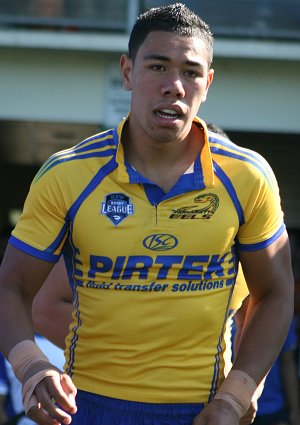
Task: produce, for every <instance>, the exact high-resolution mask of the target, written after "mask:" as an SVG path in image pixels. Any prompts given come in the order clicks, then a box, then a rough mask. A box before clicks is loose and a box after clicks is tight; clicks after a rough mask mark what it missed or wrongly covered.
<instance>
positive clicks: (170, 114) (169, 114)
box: [156, 109, 179, 119]
mask: <svg viewBox="0 0 300 425" xmlns="http://www.w3.org/2000/svg"><path fill="white" fill-rule="evenodd" d="M156 114H157V115H158V116H160V117H161V118H166V119H174V118H178V117H179V114H177V113H176V112H175V111H172V110H171V109H162V110H160V111H158V112H156Z"/></svg>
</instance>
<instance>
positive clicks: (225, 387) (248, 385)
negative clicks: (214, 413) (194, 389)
mask: <svg viewBox="0 0 300 425" xmlns="http://www.w3.org/2000/svg"><path fill="white" fill-rule="evenodd" d="M256 389H257V384H256V382H255V381H254V379H253V378H252V377H251V376H250V375H248V374H247V373H245V372H243V371H242V370H236V369H232V370H231V371H230V372H229V374H228V376H227V378H226V379H225V380H224V381H223V383H222V385H221V386H220V388H219V390H218V392H217V394H216V395H215V397H214V398H215V399H222V400H225V401H227V402H228V403H229V404H230V405H231V406H232V407H233V408H234V410H235V411H236V412H237V414H238V416H239V418H241V417H242V416H243V415H244V414H245V413H246V412H247V410H248V409H249V406H250V404H251V400H252V397H253V395H254V393H255V391H256Z"/></svg>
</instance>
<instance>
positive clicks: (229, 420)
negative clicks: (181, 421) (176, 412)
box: [193, 399, 239, 425]
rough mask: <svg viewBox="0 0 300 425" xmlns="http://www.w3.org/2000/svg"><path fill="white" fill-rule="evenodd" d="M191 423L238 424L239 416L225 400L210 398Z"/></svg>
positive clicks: (211, 424)
mask: <svg viewBox="0 0 300 425" xmlns="http://www.w3.org/2000/svg"><path fill="white" fill-rule="evenodd" d="M193 425H239V417H238V414H237V413H236V411H235V410H234V408H233V407H232V406H231V405H230V404H229V403H228V402H227V401H225V400H221V399H219V400H212V401H211V402H210V403H209V404H208V405H207V406H205V407H204V409H203V410H202V411H201V412H200V413H199V415H197V416H196V417H195V419H194V421H193Z"/></svg>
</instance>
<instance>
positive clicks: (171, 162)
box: [122, 125, 203, 192]
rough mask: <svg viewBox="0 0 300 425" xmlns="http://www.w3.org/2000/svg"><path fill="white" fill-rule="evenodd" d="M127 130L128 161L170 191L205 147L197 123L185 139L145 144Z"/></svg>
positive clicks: (125, 133) (145, 175)
mask: <svg viewBox="0 0 300 425" xmlns="http://www.w3.org/2000/svg"><path fill="white" fill-rule="evenodd" d="M129 133H130V132H129V131H128V128H127V129H125V132H123V135H122V137H123V147H124V152H125V158H126V160H127V161H128V162H129V163H130V165H132V166H133V167H134V168H135V169H136V170H137V171H138V172H139V173H141V174H142V175H143V176H144V177H146V178H148V179H149V180H151V181H152V182H153V183H155V184H157V185H158V186H159V187H161V188H162V189H163V190H164V191H165V192H168V191H169V190H170V189H171V188H172V187H173V186H174V184H175V183H176V182H177V180H178V179H179V177H180V176H181V175H182V174H184V172H185V171H186V170H187V169H188V168H189V167H190V166H191V164H192V163H193V162H194V161H195V159H196V157H197V155H199V153H200V151H201V149H202V146H203V132H202V131H201V129H200V128H199V127H197V126H195V125H193V126H192V129H191V131H190V133H189V135H188V137H186V138H185V139H184V140H182V141H174V142H166V143H159V142H154V141H153V142H152V143H148V144H147V143H143V141H141V140H140V139H139V140H138V141H137V140H136V139H133V138H131V137H130V134H129Z"/></svg>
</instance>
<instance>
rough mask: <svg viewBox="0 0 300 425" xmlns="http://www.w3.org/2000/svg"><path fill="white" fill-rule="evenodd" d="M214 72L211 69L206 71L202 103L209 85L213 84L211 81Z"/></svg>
mask: <svg viewBox="0 0 300 425" xmlns="http://www.w3.org/2000/svg"><path fill="white" fill-rule="evenodd" d="M214 72H215V71H214V70H213V69H209V70H208V73H207V81H206V89H205V92H204V94H203V96H202V102H205V101H206V98H207V92H208V89H209V87H210V85H211V83H212V82H213V79H214Z"/></svg>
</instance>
